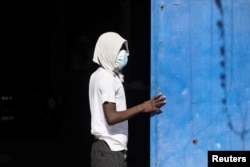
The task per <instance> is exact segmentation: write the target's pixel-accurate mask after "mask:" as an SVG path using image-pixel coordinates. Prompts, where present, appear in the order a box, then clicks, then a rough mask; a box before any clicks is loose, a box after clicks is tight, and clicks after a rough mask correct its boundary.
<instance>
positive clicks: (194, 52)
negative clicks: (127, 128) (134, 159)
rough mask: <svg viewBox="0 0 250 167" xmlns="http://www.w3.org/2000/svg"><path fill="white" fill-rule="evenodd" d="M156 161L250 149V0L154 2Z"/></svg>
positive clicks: (196, 160) (158, 164)
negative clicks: (161, 101) (158, 97)
mask: <svg viewBox="0 0 250 167" xmlns="http://www.w3.org/2000/svg"><path fill="white" fill-rule="evenodd" d="M157 92H162V93H164V94H165V95H166V96H167V99H168V104H167V105H165V106H163V110H164V112H163V113H161V114H159V115H152V116H151V119H150V121H151V125H150V130H151V135H150V138H151V139H150V148H151V151H150V166H151V167H168V166H169V167H183V166H185V167H206V166H207V151H208V150H250V0H151V95H152V96H153V95H155V94H156V93H157Z"/></svg>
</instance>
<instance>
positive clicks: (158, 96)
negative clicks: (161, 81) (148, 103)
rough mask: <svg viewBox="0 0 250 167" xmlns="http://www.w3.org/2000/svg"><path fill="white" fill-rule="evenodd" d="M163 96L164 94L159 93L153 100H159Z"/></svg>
mask: <svg viewBox="0 0 250 167" xmlns="http://www.w3.org/2000/svg"><path fill="white" fill-rule="evenodd" d="M161 96H162V93H158V94H157V95H155V97H154V98H153V99H154V100H157V99H159V98H160V97H161Z"/></svg>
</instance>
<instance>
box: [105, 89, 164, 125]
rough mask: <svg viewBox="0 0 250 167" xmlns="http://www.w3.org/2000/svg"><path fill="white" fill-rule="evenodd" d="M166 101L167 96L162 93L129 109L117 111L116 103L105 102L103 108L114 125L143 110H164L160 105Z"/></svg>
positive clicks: (110, 123)
mask: <svg viewBox="0 0 250 167" xmlns="http://www.w3.org/2000/svg"><path fill="white" fill-rule="evenodd" d="M165 103H166V97H165V96H162V94H158V95H156V96H155V97H153V98H152V99H150V100H147V101H145V102H144V103H141V104H139V105H136V106H134V107H131V108H128V109H127V110H124V111H121V112H117V111H116V104H115V103H110V102H105V103H104V104H103V110H104V114H105V117H106V120H107V122H108V124H109V125H113V124H116V123H118V122H122V121H125V120H127V119H129V118H131V117H133V116H134V115H136V114H138V113H141V112H144V113H147V112H154V111H158V112H159V111H162V110H161V109H160V107H161V106H162V105H164V104H165Z"/></svg>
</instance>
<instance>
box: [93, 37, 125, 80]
mask: <svg viewBox="0 0 250 167" xmlns="http://www.w3.org/2000/svg"><path fill="white" fill-rule="evenodd" d="M123 44H125V46H126V50H127V51H128V42H127V40H126V39H124V38H122V37H121V36H120V35H119V34H117V33H115V32H106V33H103V34H101V35H100V37H99V38H98V40H97V42H96V45H95V50H94V56H93V62H95V63H97V64H99V65H101V66H102V67H103V68H104V69H106V70H107V71H109V72H111V73H112V74H114V75H118V77H119V78H120V80H121V81H122V82H123V77H124V76H123V75H122V73H121V71H118V70H117V67H116V64H115V60H116V56H117V55H118V53H119V51H120V49H121V47H122V45H123Z"/></svg>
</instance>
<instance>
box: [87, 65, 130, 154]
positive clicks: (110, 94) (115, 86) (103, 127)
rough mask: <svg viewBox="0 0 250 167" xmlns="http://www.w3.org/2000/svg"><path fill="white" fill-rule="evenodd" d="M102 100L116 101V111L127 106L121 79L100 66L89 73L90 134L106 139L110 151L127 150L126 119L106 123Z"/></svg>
mask: <svg viewBox="0 0 250 167" xmlns="http://www.w3.org/2000/svg"><path fill="white" fill-rule="evenodd" d="M104 102H113V103H116V110H117V111H118V112H119V111H123V110H126V108H127V106H126V97H125V92H124V87H123V85H122V83H121V80H120V79H119V78H118V77H117V76H114V75H113V74H111V73H110V72H108V71H107V70H105V69H104V68H101V67H100V68H98V69H97V70H96V71H95V72H94V73H93V74H92V75H91V77H90V82H89V103H90V111H91V134H92V135H94V136H95V137H97V138H98V139H101V140H104V141H106V142H107V144H108V145H109V147H110V149H111V150H112V151H120V150H127V142H128V121H127V120H126V121H123V122H120V123H117V124H114V125H108V123H107V121H106V118H105V115H104V111H103V103H104Z"/></svg>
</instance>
